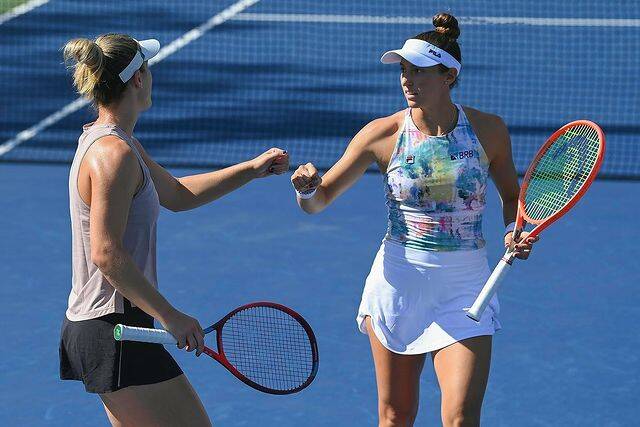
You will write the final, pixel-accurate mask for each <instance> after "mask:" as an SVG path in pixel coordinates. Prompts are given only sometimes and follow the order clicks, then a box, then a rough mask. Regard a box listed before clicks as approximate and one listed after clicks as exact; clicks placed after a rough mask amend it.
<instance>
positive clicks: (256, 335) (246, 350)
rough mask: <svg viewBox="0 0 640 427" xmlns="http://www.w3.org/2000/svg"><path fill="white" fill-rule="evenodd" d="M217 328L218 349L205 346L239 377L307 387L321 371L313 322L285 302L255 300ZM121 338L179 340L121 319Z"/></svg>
mask: <svg viewBox="0 0 640 427" xmlns="http://www.w3.org/2000/svg"><path fill="white" fill-rule="evenodd" d="M212 331H215V332H216V342H217V349H218V351H217V352H215V351H214V350H212V349H210V348H209V347H206V346H205V348H204V353H206V354H207V355H208V356H211V357H212V358H213V359H215V360H217V361H218V362H220V363H221V364H222V366H224V367H225V368H227V370H229V372H231V373H232V374H233V375H235V376H236V377H237V378H238V379H239V380H240V381H242V382H243V383H245V384H247V385H249V386H250V387H253V388H255V389H256V390H259V391H262V392H264V393H270V394H291V393H296V392H299V391H300V390H302V389H304V388H305V387H307V386H308V385H309V384H311V382H312V381H313V379H314V378H315V376H316V373H317V372H318V346H317V343H316V338H315V336H314V334H313V330H312V329H311V326H309V324H308V323H307V321H306V320H304V319H303V318H302V316H300V315H299V314H298V313H296V312H295V311H293V310H291V309H290V308H288V307H285V306H283V305H280V304H276V303H272V302H256V303H252V304H247V305H243V306H241V307H238V308H236V309H235V310H233V311H232V312H230V313H229V314H227V315H226V316H224V317H223V318H222V319H220V320H219V321H218V322H217V323H215V324H213V325H211V326H209V327H208V328H206V329H205V330H204V333H205V334H208V333H209V332H212ZM113 335H114V338H115V339H116V340H117V341H143V342H150V343H159V344H175V343H176V339H175V338H174V337H173V335H171V334H170V333H169V332H167V331H165V330H163V329H148V328H138V327H132V326H125V325H116V327H115V329H114V331H113Z"/></svg>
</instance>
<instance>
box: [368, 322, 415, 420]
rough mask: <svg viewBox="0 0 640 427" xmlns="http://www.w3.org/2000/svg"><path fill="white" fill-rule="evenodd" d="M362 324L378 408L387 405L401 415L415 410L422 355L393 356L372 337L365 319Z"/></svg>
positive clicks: (371, 331) (393, 354) (369, 326)
mask: <svg viewBox="0 0 640 427" xmlns="http://www.w3.org/2000/svg"><path fill="white" fill-rule="evenodd" d="M365 322H366V325H367V334H368V336H369V342H370V343H371V351H372V353H373V361H374V364H375V369H376V384H377V386H378V401H379V403H380V405H389V406H392V407H394V408H395V409H397V410H399V411H402V412H407V411H415V410H417V407H418V398H419V394H420V373H421V372H422V367H423V366H424V360H425V355H424V354H416V355H406V354H397V353H394V352H392V351H390V350H388V349H387V348H386V347H384V346H383V345H382V344H381V343H380V341H379V340H378V338H377V337H376V334H375V332H374V331H373V328H372V327H371V319H370V318H369V317H368V316H367V317H366V318H365Z"/></svg>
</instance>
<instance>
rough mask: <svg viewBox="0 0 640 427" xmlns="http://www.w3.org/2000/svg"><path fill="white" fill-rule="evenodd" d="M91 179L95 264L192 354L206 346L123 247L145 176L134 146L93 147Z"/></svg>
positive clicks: (194, 325) (113, 142)
mask: <svg viewBox="0 0 640 427" xmlns="http://www.w3.org/2000/svg"><path fill="white" fill-rule="evenodd" d="M84 162H87V165H88V167H89V176H90V180H91V212H90V237H89V238H90V242H91V259H92V262H93V263H94V264H95V265H96V266H97V267H98V268H99V269H100V271H101V272H102V274H104V276H105V277H106V278H107V280H108V281H109V283H110V284H111V285H112V286H113V287H114V288H115V289H116V290H117V291H118V292H120V293H121V294H122V295H123V296H124V297H125V298H127V299H128V300H129V301H131V302H132V303H133V304H135V305H136V306H137V307H140V308H141V309H142V310H143V311H145V312H146V313H148V314H149V315H151V316H153V317H154V318H156V319H158V321H160V323H162V325H163V326H164V327H165V328H166V329H167V330H169V332H171V333H172V334H173V335H174V336H175V337H176V339H177V340H178V344H179V347H180V348H182V347H184V345H185V344H188V345H189V347H188V349H189V350H193V349H196V348H197V349H198V352H200V351H201V350H202V348H203V345H204V340H203V336H204V334H203V333H202V329H201V328H200V325H199V324H198V322H197V321H196V320H195V319H193V318H191V317H189V316H186V315H184V314H182V313H180V312H179V311H178V310H176V309H175V308H173V306H172V305H171V304H169V302H168V301H167V300H166V299H165V298H164V297H163V296H162V294H160V292H158V290H157V289H156V288H155V287H154V286H153V285H152V284H151V283H149V281H148V280H147V279H146V278H145V276H144V275H143V274H142V272H141V271H140V270H139V269H138V267H137V266H136V264H135V263H134V262H133V259H132V258H131V256H130V255H129V253H127V251H126V250H125V249H124V246H123V244H122V238H123V236H124V231H125V229H126V226H127V219H128V216H129V209H130V206H131V201H132V199H133V196H134V194H135V191H136V188H137V186H138V183H139V182H140V180H141V178H142V172H141V170H140V166H139V164H138V160H137V158H136V157H135V155H134V154H133V151H132V150H131V148H130V147H129V146H128V145H127V144H126V143H125V142H124V141H122V140H119V139H117V138H111V139H106V138H105V139H104V140H101V141H97V142H96V143H94V146H92V147H91V149H90V150H89V152H88V153H87V156H86V157H85V159H84Z"/></svg>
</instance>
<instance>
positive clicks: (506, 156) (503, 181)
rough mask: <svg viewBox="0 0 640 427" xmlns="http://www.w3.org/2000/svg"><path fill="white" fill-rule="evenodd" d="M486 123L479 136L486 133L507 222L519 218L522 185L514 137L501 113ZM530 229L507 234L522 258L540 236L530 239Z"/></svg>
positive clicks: (509, 243)
mask: <svg viewBox="0 0 640 427" xmlns="http://www.w3.org/2000/svg"><path fill="white" fill-rule="evenodd" d="M486 116H487V117H486V120H485V124H484V125H483V126H481V131H480V132H479V135H482V136H481V137H482V138H483V140H484V141H486V142H487V144H486V146H487V147H489V151H490V153H491V158H490V159H491V160H490V164H489V173H490V174H491V178H492V179H493V182H494V183H495V185H496V188H497V189H498V193H499V194H500V199H501V200H502V218H503V220H504V224H505V225H507V224H510V223H511V222H513V221H515V218H516V214H517V211H518V195H519V193H520V185H519V184H518V174H517V172H516V168H515V165H514V164H513V155H512V152H511V139H510V137H509V131H508V129H507V126H506V125H505V123H504V122H503V121H502V119H501V118H500V117H498V116H493V115H488V114H487V115H486ZM528 235H529V233H528V232H522V233H521V234H520V235H518V236H517V238H516V240H514V239H513V234H512V233H507V234H505V236H504V245H505V247H508V246H512V245H513V246H514V248H515V253H516V256H517V257H518V258H520V259H527V258H528V257H529V254H530V253H531V249H532V245H533V243H535V242H536V241H538V238H537V237H536V238H528Z"/></svg>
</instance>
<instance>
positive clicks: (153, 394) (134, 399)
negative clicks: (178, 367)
mask: <svg viewBox="0 0 640 427" xmlns="http://www.w3.org/2000/svg"><path fill="white" fill-rule="evenodd" d="M100 398H101V399H102V403H103V404H104V406H105V409H106V411H107V416H108V417H109V420H110V421H111V423H112V424H113V425H117V426H184V425H189V426H210V425H211V421H210V420H209V417H208V415H207V412H206V411H205V409H204V406H203V405H202V402H201V401H200V398H199V397H198V395H197V394H196V392H195V390H194V389H193V387H192V386H191V384H190V383H189V380H188V379H187V377H185V376H184V375H180V376H178V377H175V378H173V379H170V380H167V381H163V382H159V383H156V384H148V385H140V386H130V387H126V388H123V389H121V390H118V391H114V392H112V393H104V394H101V395H100Z"/></svg>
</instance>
